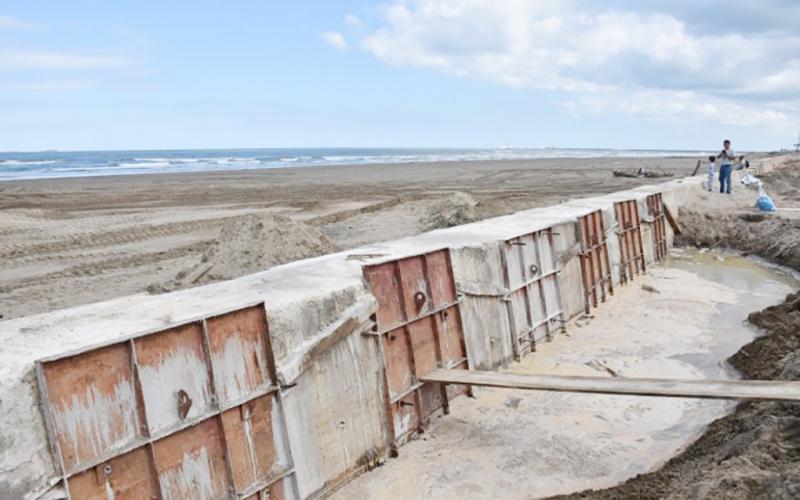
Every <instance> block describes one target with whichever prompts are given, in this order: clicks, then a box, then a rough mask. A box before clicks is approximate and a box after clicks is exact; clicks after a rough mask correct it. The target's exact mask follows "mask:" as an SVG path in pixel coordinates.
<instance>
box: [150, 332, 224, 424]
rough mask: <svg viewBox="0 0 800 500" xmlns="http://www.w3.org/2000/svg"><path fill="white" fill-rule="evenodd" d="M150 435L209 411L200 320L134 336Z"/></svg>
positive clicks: (208, 392) (209, 398)
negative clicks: (141, 335)
mask: <svg viewBox="0 0 800 500" xmlns="http://www.w3.org/2000/svg"><path fill="white" fill-rule="evenodd" d="M134 345H135V348H136V364H137V367H138V374H139V381H140V383H141V388H142V396H143V398H144V410H145V414H146V416H147V427H148V429H149V432H150V435H153V436H154V435H157V434H159V433H162V432H163V431H165V430H167V429H170V428H176V427H179V426H180V425H181V424H182V423H183V422H184V421H186V420H193V419H197V418H202V417H204V416H207V415H209V413H210V412H211V411H212V409H211V394H212V392H211V383H210V380H209V374H208V366H207V364H206V359H205V352H204V347H203V329H202V325H201V324H200V323H191V324H188V325H183V326H179V327H177V328H173V329H170V330H166V331H163V332H159V333H157V334H153V335H147V336H145V337H141V338H138V339H136V340H134Z"/></svg>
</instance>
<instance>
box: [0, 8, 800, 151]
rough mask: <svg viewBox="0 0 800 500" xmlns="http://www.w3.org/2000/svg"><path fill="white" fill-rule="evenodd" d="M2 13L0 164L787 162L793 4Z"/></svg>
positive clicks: (795, 81)
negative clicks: (181, 159)
mask: <svg viewBox="0 0 800 500" xmlns="http://www.w3.org/2000/svg"><path fill="white" fill-rule="evenodd" d="M697 3H698V2H689V1H684V0H678V1H674V2H671V3H669V4H668V6H666V7H664V6H663V5H659V4H660V3H656V2H641V1H640V2H633V1H630V2H628V1H621V0H620V1H612V2H604V4H603V7H602V9H599V8H597V7H594V6H592V3H591V2H588V1H583V0H570V1H552V0H543V1H538V2H533V1H527V0H505V1H501V0H440V1H434V0H418V1H415V0H407V1H406V0H387V1H384V2H367V1H337V2H327V1H318V2H312V1H302V0H301V1H293V2H282V1H281V2H278V1H252V2H245V1H231V2H225V3H223V2H211V1H208V2H205V1H193V2H155V1H147V0H139V1H136V2H124V1H115V2H108V1H103V2H101V1H79V0H71V1H69V2H62V1H50V2H45V1H36V0H28V1H2V2H0V150H40V149H63V150H81V149H161V148H171V149H176V148H223V147H335V146H364V147H367V146H376V147H379V146H424V147H428V146H429V147H448V146H449V147H494V146H499V145H514V146H520V147H523V146H532V147H542V146H557V147H618V148H674V149H682V148H693V149H714V148H716V147H717V146H718V143H719V142H720V141H721V139H722V138H723V137H731V138H732V139H733V140H734V144H736V145H737V146H738V148H739V149H743V150H745V149H747V150H765V149H775V148H780V147H787V146H789V145H790V144H792V143H793V142H795V141H796V140H797V133H798V130H800V35H799V34H798V33H796V31H797V30H796V26H792V23H793V22H796V20H797V19H798V16H800V7H798V5H797V2H791V1H778V0H776V1H764V2H743V1H728V2H715V1H710V2H702V3H700V4H701V5H700V6H697V5H696V4H697Z"/></svg>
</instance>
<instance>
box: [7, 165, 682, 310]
mask: <svg viewBox="0 0 800 500" xmlns="http://www.w3.org/2000/svg"><path fill="white" fill-rule="evenodd" d="M696 163H697V158H686V157H684V158H679V157H676V158H598V159H547V160H545V159H540V160H526V161H485V162H484V161H481V162H450V163H444V162H440V163H416V164H403V165H396V164H395V165H358V166H337V167H333V166H329V167H302V168H285V169H264V170H248V171H237V172H199V173H181V174H150V175H134V176H111V177H87V178H72V179H48V180H32V181H10V182H3V183H0V297H2V300H1V301H0V314H2V315H3V317H4V318H6V319H8V318H13V317H20V316H26V315H30V314H36V313H41V312H46V311H51V310H54V309H60V308H64V307H70V306H75V305H79V304H86V303H91V302H96V301H100V300H104V299H108V298H112V297H117V296H122V295H129V294H134V293H161V292H164V291H169V290H173V289H178V288H185V287H190V286H196V285H200V284H203V283H209V282H212V281H218V280H222V279H229V278H234V277H237V276H242V275H245V274H250V273H254V272H258V271H261V270H264V269H267V268H269V267H272V266H275V265H278V264H282V263H285V262H290V261H293V260H298V259H302V258H306V257H312V256H316V255H321V254H325V253H330V252H334V251H337V250H344V249H348V248H353V247H356V246H358V245H362V244H366V243H371V242H375V241H382V240H390V239H394V238H400V237H404V236H410V235H414V234H418V233H420V232H423V231H426V230H430V229H435V228H440V227H446V226H452V225H456V224H463V223H466V222H471V221H475V220H479V219H483V218H487V217H492V216H497V215H502V214H506V213H511V212H514V211H518V210H524V209H527V208H532V207H536V206H542V205H549V204H556V203H559V202H560V201H562V200H567V199H571V198H577V197H582V196H591V195H595V194H601V193H609V192H613V191H618V190H622V189H627V188H630V187H633V186H636V185H639V184H644V183H652V182H656V181H657V180H658V179H645V178H638V179H634V178H621V177H614V176H613V175H612V171H613V170H615V169H624V170H632V169H636V168H638V167H640V166H645V167H646V168H656V167H660V168H662V169H666V170H671V171H673V172H674V174H675V176H676V177H681V176H685V175H689V174H691V172H692V171H693V170H694V167H695V165H696Z"/></svg>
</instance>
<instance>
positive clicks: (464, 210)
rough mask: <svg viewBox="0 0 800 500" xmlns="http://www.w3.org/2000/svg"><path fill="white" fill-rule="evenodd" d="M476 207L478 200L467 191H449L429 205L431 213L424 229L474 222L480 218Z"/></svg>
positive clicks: (429, 229)
mask: <svg viewBox="0 0 800 500" xmlns="http://www.w3.org/2000/svg"><path fill="white" fill-rule="evenodd" d="M477 207H478V202H477V201H475V198H473V197H472V196H470V195H468V194H467V193H462V192H460V191H457V192H455V193H450V194H448V195H447V196H446V197H444V198H442V199H441V200H439V201H437V202H436V203H435V204H434V205H433V207H431V215H430V216H429V217H428V219H427V221H426V224H427V227H426V228H425V230H426V231H432V230H434V229H442V228H446V227H453V226H460V225H461V224H469V223H470V222H475V221H476V220H478V219H481V218H482V217H481V215H480V211H479V210H478V209H477Z"/></svg>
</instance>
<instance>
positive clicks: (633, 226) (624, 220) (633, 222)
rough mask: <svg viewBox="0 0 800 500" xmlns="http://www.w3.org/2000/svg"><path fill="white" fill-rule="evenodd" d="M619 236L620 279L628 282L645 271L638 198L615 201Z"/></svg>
mask: <svg viewBox="0 0 800 500" xmlns="http://www.w3.org/2000/svg"><path fill="white" fill-rule="evenodd" d="M614 214H615V215H616V218H617V226H618V229H617V235H618V236H619V253H620V260H621V262H620V270H621V273H620V281H621V282H622V283H626V282H628V281H630V280H633V277H634V276H636V275H637V274H639V273H643V272H644V271H645V256H644V247H643V245H642V232H641V219H640V218H639V208H638V205H637V203H636V200H627V201H620V202H617V203H614Z"/></svg>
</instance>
